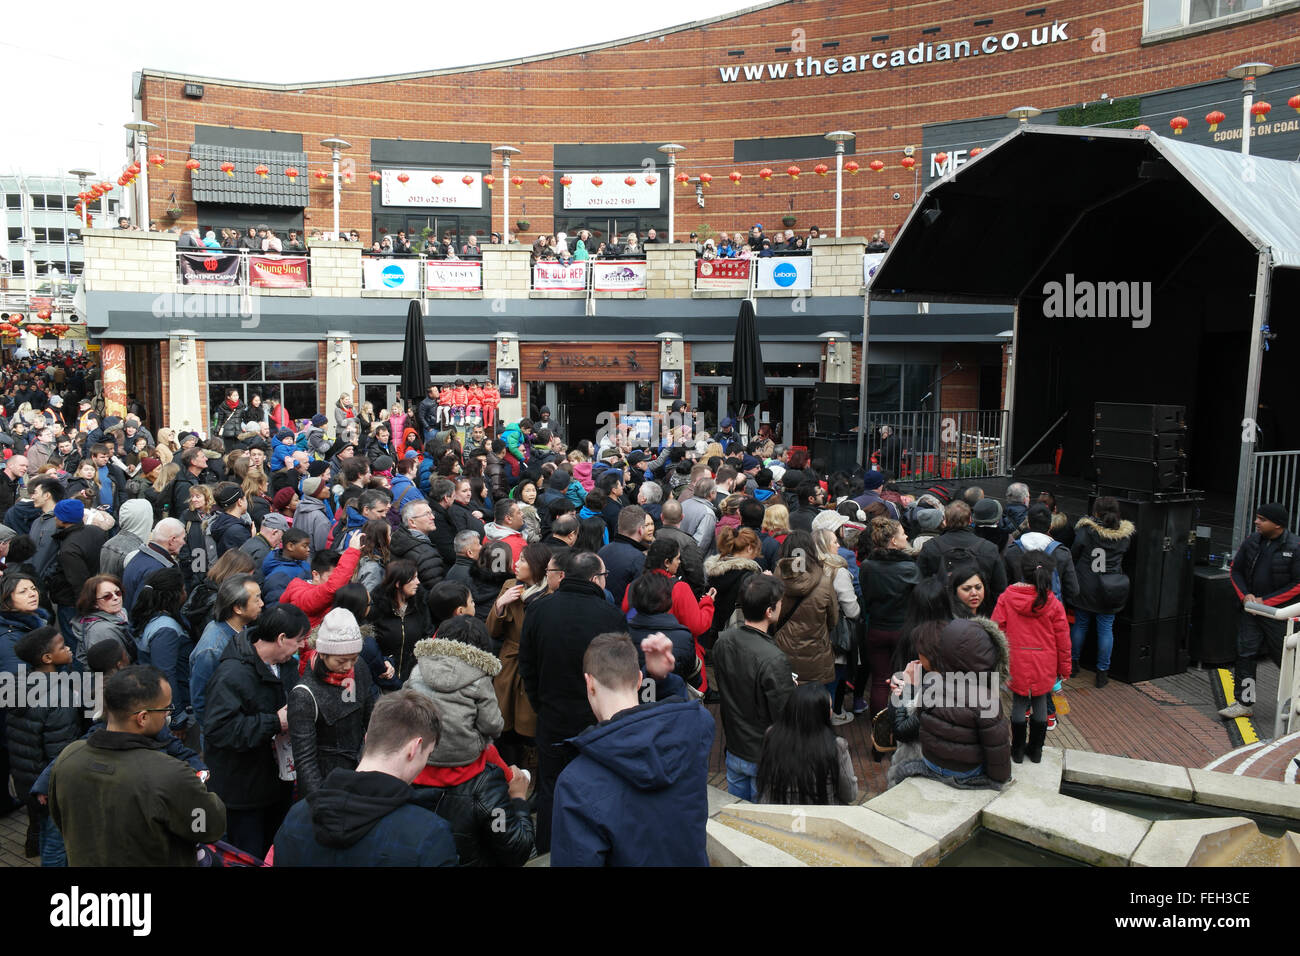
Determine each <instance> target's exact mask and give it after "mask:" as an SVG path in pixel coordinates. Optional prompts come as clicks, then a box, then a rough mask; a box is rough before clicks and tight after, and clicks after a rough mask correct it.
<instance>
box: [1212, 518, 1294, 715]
mask: <svg viewBox="0 0 1300 956" xmlns="http://www.w3.org/2000/svg"><path fill="white" fill-rule="evenodd" d="M1289 524H1290V515H1289V514H1288V513H1287V510H1286V508H1284V507H1283V506H1282V505H1280V504H1267V505H1262V506H1261V507H1260V508H1259V509H1258V510H1257V511H1256V512H1255V533H1254V534H1252V535H1250V537H1248V538H1247V539H1246V540H1245V541H1243V542H1242V544H1241V547H1240V548H1239V549H1238V551H1237V556H1236V557H1235V558H1233V560H1232V586H1233V588H1235V589H1236V591H1237V597H1238V598H1239V599H1240V600H1241V603H1242V612H1241V621H1240V623H1239V624H1238V625H1237V663H1236V665H1235V666H1234V667H1233V679H1234V681H1235V684H1234V686H1235V687H1236V698H1237V699H1236V700H1235V701H1233V702H1231V703H1230V704H1229V705H1228V706H1227V707H1225V708H1223V710H1221V711H1219V716H1220V717H1226V718H1228V719H1232V718H1235V717H1250V716H1251V714H1252V713H1253V712H1254V711H1253V708H1254V705H1255V699H1256V697H1257V696H1258V688H1257V687H1256V685H1255V662H1256V659H1257V658H1259V657H1262V656H1264V655H1265V654H1267V655H1268V656H1269V657H1270V658H1272V659H1273V663H1275V664H1277V665H1278V666H1281V664H1282V642H1283V640H1284V639H1285V636H1286V621H1278V620H1275V619H1272V618H1267V617H1260V616H1259V615H1258V614H1251V613H1249V612H1248V611H1246V610H1245V605H1246V604H1267V605H1268V606H1269V607H1286V606H1287V605H1289V604H1294V603H1295V602H1296V601H1298V600H1300V537H1297V536H1296V535H1295V534H1293V533H1292V532H1290V531H1288V530H1287V526H1288V525H1289Z"/></svg>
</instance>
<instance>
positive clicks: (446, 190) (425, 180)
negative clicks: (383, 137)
mask: <svg viewBox="0 0 1300 956" xmlns="http://www.w3.org/2000/svg"><path fill="white" fill-rule="evenodd" d="M466 176H468V177H469V178H470V182H469V184H468V185H466V184H465V181H464V180H465V177H466ZM434 177H437V179H438V181H437V182H436V183H435V182H434V181H433V180H434ZM403 180H405V181H403ZM379 192H380V202H382V203H383V205H385V206H454V207H458V208H462V209H482V208H483V176H482V174H481V173H478V172H471V171H467V170H464V169H385V170H384V171H383V172H382V173H380V190H379Z"/></svg>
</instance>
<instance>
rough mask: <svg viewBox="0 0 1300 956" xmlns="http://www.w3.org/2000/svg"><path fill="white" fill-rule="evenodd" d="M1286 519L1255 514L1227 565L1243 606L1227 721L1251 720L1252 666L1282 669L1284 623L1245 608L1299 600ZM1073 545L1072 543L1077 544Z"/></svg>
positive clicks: (1294, 544) (1297, 559)
mask: <svg viewBox="0 0 1300 956" xmlns="http://www.w3.org/2000/svg"><path fill="white" fill-rule="evenodd" d="M1290 519H1291V516H1290V514H1289V513H1288V512H1287V510H1286V507H1285V506H1283V505H1281V504H1278V503H1276V502H1270V503H1269V504H1264V505H1260V506H1259V507H1258V508H1256V509H1255V532H1254V534H1251V535H1250V536H1249V537H1247V538H1246V540H1245V541H1243V542H1242V544H1241V547H1240V548H1238V549H1237V555H1236V557H1235V558H1233V559H1232V586H1233V588H1235V589H1236V592H1237V597H1238V598H1239V599H1240V600H1241V602H1242V611H1241V619H1240V621H1239V622H1238V624H1237V662H1236V664H1235V665H1234V666H1233V678H1234V684H1233V686H1234V687H1235V688H1236V700H1234V701H1229V702H1228V706H1227V707H1225V708H1223V709H1222V710H1221V711H1219V716H1221V717H1225V718H1228V719H1233V718H1237V717H1250V716H1251V714H1252V713H1253V709H1252V708H1253V707H1254V704H1255V699H1256V697H1257V696H1258V689H1257V687H1256V682H1255V669H1256V661H1257V659H1258V658H1260V657H1264V656H1267V657H1269V658H1271V659H1272V661H1273V663H1274V664H1277V665H1278V666H1281V663H1282V644H1283V641H1284V640H1285V639H1286V621H1278V620H1274V619H1272V618H1266V617H1260V616H1258V615H1256V614H1250V613H1248V612H1247V611H1246V609H1245V605H1247V604H1264V605H1267V606H1269V607H1286V606H1287V605H1288V604H1294V603H1295V602H1296V601H1297V600H1300V537H1297V536H1296V534H1295V533H1294V532H1292V531H1291V530H1290V529H1289V527H1288V526H1289V525H1290ZM1076 544H1077V539H1076Z"/></svg>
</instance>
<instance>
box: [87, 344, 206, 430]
mask: <svg viewBox="0 0 1300 956" xmlns="http://www.w3.org/2000/svg"><path fill="white" fill-rule="evenodd" d="M167 344H168V349H167V355H168V362H169V363H170V368H169V369H168V370H167V373H168V389H167V421H168V424H169V426H170V427H171V428H172V429H173V430H174V431H175V432H176V433H177V434H178V435H179V434H180V433H181V432H185V431H201V432H203V433H204V434H207V431H208V423H207V422H205V421H204V420H203V403H202V395H201V393H200V389H199V357H198V356H199V353H198V343H197V342H196V341H195V338H194V333H193V332H191V331H189V330H188V329H178V330H176V331H175V332H173V333H171V335H170V337H169V338H168V340H167ZM104 348H105V349H107V348H108V346H104Z"/></svg>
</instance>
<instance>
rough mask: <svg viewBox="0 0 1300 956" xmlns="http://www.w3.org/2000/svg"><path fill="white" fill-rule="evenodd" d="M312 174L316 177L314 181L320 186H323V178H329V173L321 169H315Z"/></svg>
mask: <svg viewBox="0 0 1300 956" xmlns="http://www.w3.org/2000/svg"><path fill="white" fill-rule="evenodd" d="M312 175H313V176H315V177H316V182H317V183H318V184H319V185H321V186H324V185H325V180H326V179H328V178H329V173H327V172H325V170H323V169H318V170H316V171H315V172H314V173H312Z"/></svg>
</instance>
